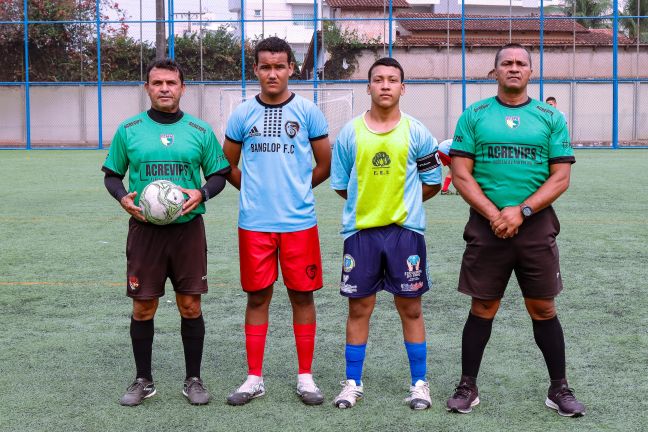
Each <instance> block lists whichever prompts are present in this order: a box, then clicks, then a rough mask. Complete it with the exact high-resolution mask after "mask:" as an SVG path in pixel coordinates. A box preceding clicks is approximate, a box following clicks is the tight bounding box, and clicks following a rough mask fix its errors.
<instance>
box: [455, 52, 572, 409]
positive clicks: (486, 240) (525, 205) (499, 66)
mask: <svg viewBox="0 0 648 432" xmlns="http://www.w3.org/2000/svg"><path fill="white" fill-rule="evenodd" d="M531 72H532V69H531V56H530V54H529V52H528V51H527V50H526V49H525V48H524V47H522V46H521V45H518V44H509V45H505V46H504V47H502V48H501V49H500V50H499V51H498V52H497V55H496V56H495V75H496V79H497V82H498V90H497V96H495V97H491V98H488V99H484V100H481V101H479V102H477V103H475V104H473V105H471V106H470V107H468V109H466V111H464V113H463V114H462V115H461V117H460V119H459V121H458V123H457V127H456V128H455V136H454V140H453V143H452V149H451V150H450V156H451V157H452V175H453V183H454V185H455V187H456V188H457V191H459V193H460V194H461V196H462V197H463V198H464V199H465V200H466V202H468V204H470V207H471V209H470V218H469V220H468V223H467V224H466V228H465V231H464V239H465V240H466V250H465V252H464V256H463V262H462V265H461V273H460V276H459V291H460V292H463V293H465V294H467V295H470V296H471V297H472V305H471V309H470V313H469V315H468V319H467V321H466V324H465V326H464V330H463V338H462V364H461V366H462V376H461V380H460V382H459V386H458V387H457V388H456V390H455V393H454V395H453V396H452V397H451V398H450V399H449V400H448V403H447V408H448V410H449V411H453V412H460V413H468V412H470V411H471V410H472V407H473V406H475V405H477V404H478V403H479V393H478V390H477V374H478V372H479V366H480V363H481V359H482V354H483V352H484V348H485V347H486V344H487V343H488V339H489V338H490V334H491V328H492V324H493V319H494V317H495V315H496V313H497V310H498V308H499V305H500V301H501V298H502V297H503V295H504V290H505V289H506V285H507V284H508V281H509V278H510V276H511V272H512V271H515V276H516V277H517V280H518V282H519V285H520V288H521V290H522V294H523V296H524V302H525V305H526V308H527V311H528V312H529V315H530V316H531V319H532V322H533V335H534V338H535V341H536V343H537V345H538V347H539V348H540V351H542V354H543V356H544V359H545V362H546V364H547V368H548V371H549V377H550V380H551V384H550V387H549V391H548V395H547V399H546V400H545V404H546V405H547V406H548V407H550V408H552V409H555V410H557V411H558V413H559V414H560V415H563V416H581V415H583V414H585V407H584V406H583V404H582V403H580V402H579V401H578V400H576V398H575V397H574V393H573V390H572V389H570V388H569V386H568V384H567V379H566V373H565V342H564V336H563V330H562V327H561V325H560V321H558V317H557V315H556V305H555V302H554V297H555V296H556V295H558V293H560V291H561V290H562V288H563V286H562V279H561V276H560V265H559V261H558V247H557V246H556V236H557V235H558V233H559V231H560V224H559V222H558V219H557V217H556V214H555V212H554V210H553V208H552V207H551V203H553V202H554V201H555V200H556V199H557V198H558V197H559V196H560V195H561V194H562V193H563V192H565V191H566V190H567V188H568V186H569V177H570V170H571V164H572V163H574V162H575V159H574V152H573V149H572V147H571V144H570V141H569V134H568V131H567V125H566V124H565V121H564V119H563V117H562V115H560V113H559V112H558V111H557V110H555V109H554V108H552V107H550V106H549V105H547V104H545V103H543V102H541V101H537V100H534V99H531V98H530V97H529V96H528V95H527V83H528V81H529V78H530V76H531Z"/></svg>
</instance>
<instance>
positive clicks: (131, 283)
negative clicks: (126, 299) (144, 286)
mask: <svg viewBox="0 0 648 432" xmlns="http://www.w3.org/2000/svg"><path fill="white" fill-rule="evenodd" d="M128 287H129V288H130V290H131V291H132V292H136V291H137V290H138V289H139V287H140V284H139V279H138V278H137V276H128Z"/></svg>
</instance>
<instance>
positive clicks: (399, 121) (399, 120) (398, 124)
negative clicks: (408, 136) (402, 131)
mask: <svg viewBox="0 0 648 432" xmlns="http://www.w3.org/2000/svg"><path fill="white" fill-rule="evenodd" d="M368 112H369V111H365V112H363V113H362V123H364V126H365V127H366V128H367V130H368V131H369V132H371V133H372V134H374V135H387V134H388V133H390V132H392V131H394V130H396V129H397V128H398V126H400V124H401V122H402V121H403V111H399V112H400V119H398V123H396V124H395V125H394V127H393V128H391V129H389V130H388V131H385V132H378V131H375V130H373V129H371V128H370V127H369V125H368V124H367V120H366V119H365V115H367V113H368Z"/></svg>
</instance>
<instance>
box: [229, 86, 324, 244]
mask: <svg viewBox="0 0 648 432" xmlns="http://www.w3.org/2000/svg"><path fill="white" fill-rule="evenodd" d="M327 136H328V125H327V123H326V119H325V118H324V114H322V112H321V111H320V110H319V108H317V106H316V105H315V104H313V103H312V102H310V101H309V100H306V99H304V98H303V97H301V96H299V95H296V94H294V93H293V95H292V96H291V97H290V98H289V99H288V100H287V101H285V102H284V103H282V104H279V105H269V104H266V103H263V102H262V101H261V99H260V98H259V96H256V97H255V98H254V99H250V100H247V101H245V102H243V103H242V104H241V105H239V106H238V107H237V108H236V109H235V110H234V112H233V113H232V116H231V117H230V118H229V120H228V122H227V130H226V131H225V137H226V138H227V139H228V140H230V141H231V142H233V143H236V144H240V145H241V146H242V149H241V163H240V169H241V194H240V199H239V221H238V223H239V227H241V228H243V229H246V230H250V231H260V232H294V231H301V230H304V229H308V228H312V227H313V226H315V225H316V224H317V218H316V216H315V197H314V196H313V190H312V187H311V181H312V174H313V151H312V148H311V143H310V142H311V141H315V140H318V139H322V138H326V137H327Z"/></svg>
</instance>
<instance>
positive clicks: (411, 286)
mask: <svg viewBox="0 0 648 432" xmlns="http://www.w3.org/2000/svg"><path fill="white" fill-rule="evenodd" d="M400 287H401V291H404V292H413V291H418V290H420V289H421V288H423V282H414V283H406V284H401V286H400Z"/></svg>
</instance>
